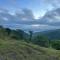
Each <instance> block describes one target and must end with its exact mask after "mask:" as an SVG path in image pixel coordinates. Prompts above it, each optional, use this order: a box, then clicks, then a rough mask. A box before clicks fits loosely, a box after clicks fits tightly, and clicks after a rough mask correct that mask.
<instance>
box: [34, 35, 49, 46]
mask: <svg viewBox="0 0 60 60" xmlns="http://www.w3.org/2000/svg"><path fill="white" fill-rule="evenodd" d="M33 42H34V43H35V44H37V45H40V46H43V47H49V40H48V37H46V36H39V35H38V36H37V37H35V38H34V41H33Z"/></svg>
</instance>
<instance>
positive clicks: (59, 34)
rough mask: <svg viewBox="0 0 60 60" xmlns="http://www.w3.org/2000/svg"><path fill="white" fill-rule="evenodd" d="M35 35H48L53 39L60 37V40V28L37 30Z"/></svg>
mask: <svg viewBox="0 0 60 60" xmlns="http://www.w3.org/2000/svg"><path fill="white" fill-rule="evenodd" d="M34 35H35V36H37V35H41V36H46V37H48V38H49V39H53V40H56V39H59V40H60V29H56V30H49V31H43V32H36V33H35V34H34Z"/></svg>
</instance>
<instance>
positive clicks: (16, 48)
mask: <svg viewBox="0 0 60 60" xmlns="http://www.w3.org/2000/svg"><path fill="white" fill-rule="evenodd" d="M0 60H60V51H58V50H54V49H52V48H44V47H40V46H38V45H34V44H32V43H26V42H24V41H17V40H10V39H9V40H7V39H5V40H2V39H0Z"/></svg>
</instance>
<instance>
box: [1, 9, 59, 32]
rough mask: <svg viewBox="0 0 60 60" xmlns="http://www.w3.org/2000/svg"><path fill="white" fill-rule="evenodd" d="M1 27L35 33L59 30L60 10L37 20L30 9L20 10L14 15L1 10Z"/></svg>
mask: <svg viewBox="0 0 60 60" xmlns="http://www.w3.org/2000/svg"><path fill="white" fill-rule="evenodd" d="M0 25H4V26H5V27H10V28H21V29H23V30H33V31H43V30H49V29H57V28H60V8H58V9H56V10H53V11H49V12H47V13H46V14H45V16H43V17H42V18H41V19H37V20H35V18H34V15H33V12H32V11H31V10H29V9H20V10H19V11H16V12H15V13H14V15H12V14H10V12H9V11H8V10H6V9H0Z"/></svg>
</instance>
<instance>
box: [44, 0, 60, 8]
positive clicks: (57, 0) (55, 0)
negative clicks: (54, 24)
mask: <svg viewBox="0 0 60 60" xmlns="http://www.w3.org/2000/svg"><path fill="white" fill-rule="evenodd" d="M44 1H45V3H47V4H51V5H52V6H53V7H55V8H56V7H60V0H44Z"/></svg>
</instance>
